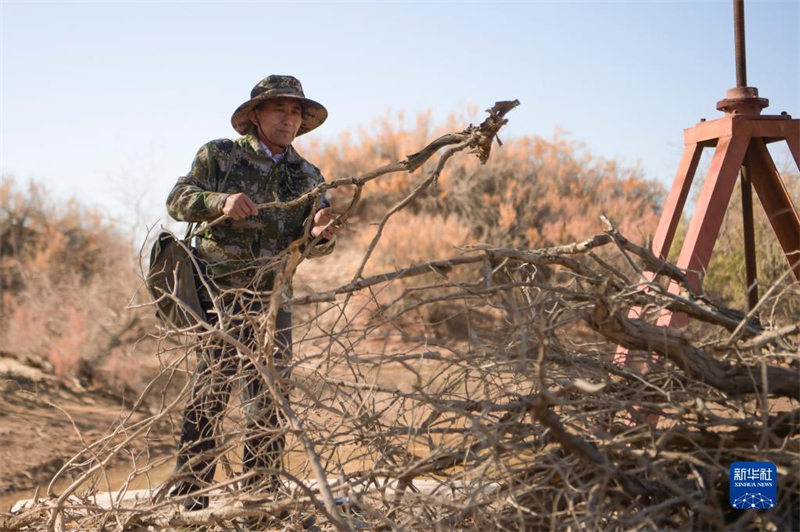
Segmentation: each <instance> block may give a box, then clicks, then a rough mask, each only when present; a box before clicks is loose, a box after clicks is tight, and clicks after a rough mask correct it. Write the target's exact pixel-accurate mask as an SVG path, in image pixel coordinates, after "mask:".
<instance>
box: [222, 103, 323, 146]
mask: <svg viewBox="0 0 800 532" xmlns="http://www.w3.org/2000/svg"><path fill="white" fill-rule="evenodd" d="M275 98H291V99H293V100H298V101H300V105H302V106H303V121H302V122H300V129H298V130H297V135H296V136H298V137H299V136H300V135H304V134H306V133H308V132H309V131H311V130H312V129H316V128H318V127H319V126H320V125H322V123H323V122H324V121H325V119H326V118H328V110H327V109H325V106H323V105H322V104H321V103H319V102H315V101H314V100H312V99H310V98H303V97H300V96H295V95H293V94H270V93H268V92H267V93H263V94H259V95H257V96H256V97H255V98H250V99H249V100H247V101H246V102H244V103H243V104H242V105H240V106H239V107H237V108H236V111H234V112H233V116H231V125H232V126H233V129H235V130H236V131H237V132H238V133H239V134H240V135H247V134H248V133H251V132H252V131H253V123H252V122H251V121H250V111H252V110H253V109H255V108H256V107H258V106H259V105H261V104H262V103H264V102H266V101H268V100H274V99H275Z"/></svg>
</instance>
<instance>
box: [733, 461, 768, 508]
mask: <svg viewBox="0 0 800 532" xmlns="http://www.w3.org/2000/svg"><path fill="white" fill-rule="evenodd" d="M730 502H731V506H733V507H734V508H737V509H739V510H767V509H768V508H772V507H773V506H775V504H776V503H777V502H778V470H777V469H776V468H775V464H773V463H772V462H734V463H733V464H731V470H730Z"/></svg>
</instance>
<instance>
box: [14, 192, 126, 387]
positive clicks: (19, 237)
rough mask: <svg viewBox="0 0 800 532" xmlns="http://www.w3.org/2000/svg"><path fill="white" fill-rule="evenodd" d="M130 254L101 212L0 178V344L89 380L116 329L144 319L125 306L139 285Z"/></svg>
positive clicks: (102, 363)
mask: <svg viewBox="0 0 800 532" xmlns="http://www.w3.org/2000/svg"><path fill="white" fill-rule="evenodd" d="M134 255H135V254H134V252H133V251H132V247H131V246H130V242H128V240H127V239H126V238H124V237H122V235H121V233H120V231H119V230H118V228H117V227H116V226H115V225H113V224H112V223H110V222H108V221H106V219H105V218H104V217H103V216H102V214H101V213H100V212H97V211H94V210H91V209H89V208H87V207H85V206H83V205H81V204H80V203H79V202H77V201H74V200H70V201H67V202H55V201H53V200H52V199H51V198H50V196H49V194H48V193H47V191H46V190H45V189H44V188H43V187H42V186H41V185H39V184H36V183H31V184H30V185H28V187H27V189H22V190H21V189H20V188H19V187H18V186H17V185H16V183H15V181H14V180H13V179H10V178H6V179H3V181H2V183H0V272H2V274H0V288H2V294H3V297H2V302H1V303H0V304H1V305H2V306H0V344H2V345H3V346H4V348H5V349H6V350H8V351H10V352H11V353H14V354H18V355H21V356H26V357H34V358H43V359H45V360H46V361H48V362H49V363H50V364H51V365H52V368H53V370H54V372H55V373H56V374H57V375H59V376H71V377H79V378H80V380H81V381H83V382H84V383H89V382H91V381H93V380H94V379H95V378H96V377H98V376H99V375H101V374H102V373H103V372H104V371H105V370H106V369H107V368H106V365H107V364H108V355H109V353H110V352H111V350H112V349H114V348H115V347H118V345H119V343H120V334H122V333H126V334H127V333H129V332H130V330H131V328H132V326H133V325H134V324H136V323H137V322H138V320H140V319H141V315H140V314H137V313H131V312H129V311H127V310H126V305H127V303H128V302H129V299H130V298H131V294H133V292H134V289H135V287H136V285H137V276H136V273H135V270H134V264H135V262H134V258H135V257H134ZM113 365H119V361H116V362H114V364H113ZM131 377H135V374H131V373H128V374H126V376H125V379H127V380H131ZM114 378H116V377H114Z"/></svg>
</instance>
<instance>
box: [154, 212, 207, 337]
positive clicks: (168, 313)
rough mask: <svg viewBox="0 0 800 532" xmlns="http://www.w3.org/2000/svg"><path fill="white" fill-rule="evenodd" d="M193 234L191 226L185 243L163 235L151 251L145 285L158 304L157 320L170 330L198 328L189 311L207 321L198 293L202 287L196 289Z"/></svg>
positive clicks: (160, 235) (163, 233)
mask: <svg viewBox="0 0 800 532" xmlns="http://www.w3.org/2000/svg"><path fill="white" fill-rule="evenodd" d="M190 234H191V226H190V227H189V230H187V232H186V238H184V240H178V239H177V238H175V235H173V234H172V233H170V232H169V231H161V233H160V234H159V235H158V238H157V239H156V241H155V242H154V243H153V247H152V248H151V249H150V268H149V269H148V271H147V279H146V280H145V284H146V285H147V290H148V291H149V292H150V295H151V296H152V297H153V300H154V301H155V302H156V316H157V317H158V319H159V320H161V323H162V324H163V325H164V326H165V327H167V328H175V329H185V328H187V327H192V326H194V325H197V323H198V320H197V318H195V316H193V315H192V313H191V312H188V311H187V310H186V309H187V308H189V309H191V310H192V312H194V314H195V315H196V316H198V317H200V318H201V319H205V312H204V311H203V306H202V305H201V304H200V297H199V295H198V289H203V287H202V286H200V287H198V285H197V275H198V274H197V270H196V268H195V265H194V262H193V260H192V255H191V247H189V242H188V240H189V239H188V236H189V235H190ZM175 299H178V300H179V301H180V303H179V302H178V301H176V300H175Z"/></svg>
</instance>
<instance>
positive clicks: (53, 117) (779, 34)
mask: <svg viewBox="0 0 800 532" xmlns="http://www.w3.org/2000/svg"><path fill="white" fill-rule="evenodd" d="M732 6H733V2H732V1H729V0H724V1H722V0H720V1H700V0H693V1H671V2H658V1H647V0H641V1H591V2H590V1H583V2H581V1H563V2H535V1H527V2H525V1H518V2H486V1H481V2H470V1H460V2H450V1H447V2H446V1H439V2H399V1H398V2H302V1H297V2H291V3H282V2H258V1H249V2H224V1H214V2H189V1H181V2H177V1H174V2H152V1H150V2H148V1H137V2H33V1H28V2H19V1H9V0H0V60H1V63H0V174H2V175H3V176H13V177H14V178H15V179H16V181H17V182H18V184H20V185H22V186H24V184H25V183H27V182H28V181H30V180H35V181H37V182H39V183H42V184H44V185H45V186H46V187H47V188H48V189H49V190H50V192H51V194H52V195H53V196H54V197H55V198H56V199H57V200H58V201H63V200H65V199H67V198H70V197H75V198H77V199H79V200H80V201H81V202H83V203H85V204H87V205H89V206H92V207H96V208H98V209H100V210H102V211H103V212H105V213H106V214H107V215H108V217H109V219H113V220H120V221H123V222H126V223H131V221H132V223H135V224H139V225H141V224H147V225H148V226H152V225H154V224H155V223H158V221H159V220H163V217H165V216H166V213H165V209H164V200H165V198H166V196H167V194H168V192H169V190H170V189H171V188H172V186H173V184H174V183H175V180H176V179H177V178H178V177H179V176H181V175H183V174H185V173H186V172H187V171H188V169H189V166H190V164H191V161H192V158H193V157H194V154H195V152H196V151H197V149H198V148H199V147H200V146H201V145H202V144H204V143H205V142H207V141H209V140H212V139H216V138H222V137H235V136H236V133H235V132H234V130H233V129H232V128H231V126H230V116H231V114H232V113H233V111H234V110H235V109H236V107H237V106H238V105H239V104H240V103H242V102H244V101H245V100H246V99H247V98H248V95H249V92H250V89H251V88H252V87H253V85H255V84H256V82H258V80H260V79H261V78H263V77H266V76H267V75H269V74H272V73H278V74H293V75H295V76H296V77H298V78H299V79H300V80H301V81H302V83H303V86H304V89H305V93H306V95H307V96H308V97H310V98H313V99H315V100H317V101H319V102H322V103H323V104H324V105H325V106H326V107H327V108H328V111H329V113H330V115H329V119H328V121H327V122H326V123H325V124H324V125H323V126H322V127H321V128H320V129H318V130H316V131H314V132H313V133H310V134H309V136H312V135H313V136H314V137H315V138H318V139H320V140H323V141H328V140H335V139H336V138H337V137H338V136H339V134H340V133H341V132H343V131H356V130H357V128H359V127H360V126H369V124H370V123H371V122H372V120H373V119H375V118H376V117H380V116H384V115H385V114H386V113H387V112H396V111H403V112H404V113H405V114H406V116H408V117H414V116H415V115H416V114H418V113H421V112H424V111H426V110H428V109H430V110H431V111H432V113H433V117H434V119H436V120H438V121H443V120H444V118H445V117H446V116H447V115H448V114H451V113H463V112H465V111H466V110H468V109H470V108H475V107H476V106H477V109H485V108H488V107H490V106H491V105H492V104H493V103H494V102H495V101H497V100H507V99H514V98H517V99H519V100H520V102H521V106H520V107H518V108H517V109H515V110H514V111H513V112H512V113H510V114H509V119H510V122H509V124H508V126H506V128H505V130H504V131H503V132H501V138H502V139H503V140H506V139H509V138H515V137H517V138H518V137H522V136H527V135H538V136H541V137H544V138H550V137H552V136H553V134H554V133H555V132H556V131H566V132H568V134H569V135H570V137H571V138H572V139H574V140H576V141H579V142H582V143H584V144H585V145H586V147H587V149H588V151H590V152H591V153H592V154H594V155H597V156H601V157H605V158H614V159H617V160H619V161H621V162H622V163H624V164H626V165H629V166H634V165H639V166H640V167H641V169H642V171H643V173H644V175H645V177H647V178H650V179H654V180H658V181H660V182H661V183H663V184H664V186H665V187H667V188H668V187H669V186H670V184H671V182H672V179H673V176H674V173H675V170H676V168H677V165H678V161H679V159H680V156H681V152H682V150H683V130H684V128H688V127H692V126H694V125H695V124H696V123H697V122H698V121H699V120H700V119H701V118H707V119H709V120H711V119H714V118H718V117H720V116H722V114H721V113H720V112H719V111H717V110H716V102H717V101H719V100H721V99H723V98H724V97H725V91H726V90H727V89H729V88H731V87H734V86H735V84H736V83H735V82H736V76H735V63H734V43H733V8H732ZM745 19H746V31H747V33H746V44H747V80H748V85H750V86H754V87H757V88H758V89H759V92H760V95H761V96H762V97H766V98H768V99H769V101H770V106H769V107H768V108H767V109H766V110H765V113H766V114H778V113H780V112H781V111H786V112H788V113H789V114H791V115H793V116H795V117H800V0H786V1H777V0H776V1H768V0H748V1H746V2H745ZM481 119H482V117H481V116H478V117H477V120H481ZM464 125H466V124H464ZM327 177H328V178H337V177H343V176H327Z"/></svg>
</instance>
